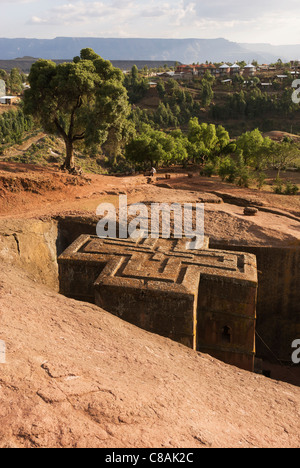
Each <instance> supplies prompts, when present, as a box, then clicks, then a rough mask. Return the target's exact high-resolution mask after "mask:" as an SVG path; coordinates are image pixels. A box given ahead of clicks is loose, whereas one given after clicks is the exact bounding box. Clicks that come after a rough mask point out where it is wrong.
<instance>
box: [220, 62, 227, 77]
mask: <svg viewBox="0 0 300 468" xmlns="http://www.w3.org/2000/svg"><path fill="white" fill-rule="evenodd" d="M219 73H220V74H221V75H229V74H230V66H229V65H227V63H224V64H223V65H221V66H220V67H219Z"/></svg>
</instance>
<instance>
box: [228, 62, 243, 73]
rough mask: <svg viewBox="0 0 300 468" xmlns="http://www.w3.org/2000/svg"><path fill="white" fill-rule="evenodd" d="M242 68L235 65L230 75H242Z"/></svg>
mask: <svg viewBox="0 0 300 468" xmlns="http://www.w3.org/2000/svg"><path fill="white" fill-rule="evenodd" d="M240 73H241V67H240V66H239V65H238V64H237V63H235V64H233V65H232V66H231V67H230V75H240Z"/></svg>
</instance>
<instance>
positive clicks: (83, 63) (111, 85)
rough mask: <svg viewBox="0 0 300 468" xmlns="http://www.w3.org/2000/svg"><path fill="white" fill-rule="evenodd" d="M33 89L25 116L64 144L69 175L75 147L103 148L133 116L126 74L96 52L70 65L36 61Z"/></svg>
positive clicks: (86, 51) (84, 54) (85, 52)
mask: <svg viewBox="0 0 300 468" xmlns="http://www.w3.org/2000/svg"><path fill="white" fill-rule="evenodd" d="M29 84H30V87H31V88H30V89H29V90H27V91H26V92H25V99H24V104H25V111H26V112H27V113H28V114H31V115H33V116H34V117H35V118H36V119H37V120H38V122H39V123H40V124H41V126H42V127H43V128H44V130H45V131H47V132H49V133H50V134H58V135H60V136H61V137H62V138H63V139H64V142H65V145H66V159H65V163H64V168H66V169H68V170H71V169H73V168H74V166H75V158H74V145H76V144H77V143H78V142H83V143H84V144H85V145H86V147H89V146H91V145H95V144H104V143H105V142H106V141H107V139H108V137H109V134H110V129H111V128H112V127H116V126H117V127H118V128H121V127H122V126H123V122H124V119H126V118H127V116H128V115H129V112H130V107H129V104H128V97H127V92H126V89H125V88H124V86H123V73H122V72H121V71H120V70H118V69H116V68H114V67H113V66H112V64H111V63H110V62H109V61H106V60H103V59H102V58H101V57H99V56H98V55H97V54H95V52H94V51H93V50H92V49H83V50H82V51H81V54H80V57H76V58H75V59H74V61H73V62H72V63H64V64H60V65H56V64H55V63H54V62H52V61H48V60H39V61H37V62H36V63H35V64H33V65H32V68H31V71H30V75H29Z"/></svg>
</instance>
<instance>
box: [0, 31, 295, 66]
mask: <svg viewBox="0 0 300 468" xmlns="http://www.w3.org/2000/svg"><path fill="white" fill-rule="evenodd" d="M85 47H91V48H92V49H94V50H95V52H96V53H98V54H99V55H101V56H102V57H103V58H105V59H109V60H133V61H137V60H143V61H148V60H152V61H163V62H164V63H165V62H166V61H172V62H173V61H179V62H182V63H193V62H205V61H206V60H208V61H212V62H221V61H230V62H234V61H236V60H245V61H247V62H250V61H251V60H253V59H255V60H258V61H259V62H262V63H264V62H272V61H276V60H277V59H278V52H277V49H276V50H275V51H274V50H273V49H272V50H270V51H268V50H262V49H261V48H259V47H258V48H257V49H255V47H256V45H253V48H251V47H250V45H249V44H245V45H243V44H238V43H236V42H230V41H228V40H226V39H138V38H135V39H128V38H126V39H114V38H112V39H108V38H76V37H73V38H72V37H57V38H55V39H0V59H3V60H11V59H15V58H16V57H23V56H30V57H42V58H45V59H52V60H53V59H64V60H66V59H73V57H74V56H76V55H78V54H79V52H80V50H81V49H83V48H85ZM270 47H271V48H272V46H270ZM294 47H296V46H294ZM255 50H256V51H255ZM260 50H261V51H260ZM293 54H294V52H293Z"/></svg>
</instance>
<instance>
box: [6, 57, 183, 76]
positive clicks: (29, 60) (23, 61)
mask: <svg viewBox="0 0 300 468" xmlns="http://www.w3.org/2000/svg"><path fill="white" fill-rule="evenodd" d="M37 60H38V59H37V58H34V57H23V58H18V59H14V60H0V69H2V70H6V71H10V70H11V69H12V68H15V67H16V68H19V70H20V71H22V72H24V73H29V71H30V68H31V66H32V64H33V63H34V62H36V61H37ZM53 61H54V62H55V63H57V64H59V63H63V62H69V61H71V59H65V60H56V59H53ZM179 63H180V62H179ZM112 64H113V65H114V67H117V68H120V69H121V70H130V69H131V68H132V67H133V65H136V66H137V67H138V68H139V69H142V68H143V67H145V66H147V67H148V68H160V67H163V66H164V65H168V67H173V66H174V65H175V61H167V60H161V61H159V60H112Z"/></svg>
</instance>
